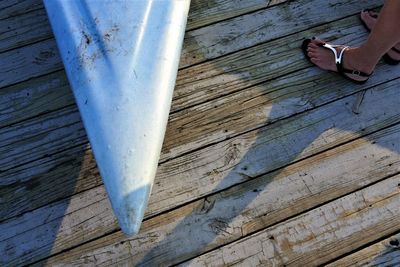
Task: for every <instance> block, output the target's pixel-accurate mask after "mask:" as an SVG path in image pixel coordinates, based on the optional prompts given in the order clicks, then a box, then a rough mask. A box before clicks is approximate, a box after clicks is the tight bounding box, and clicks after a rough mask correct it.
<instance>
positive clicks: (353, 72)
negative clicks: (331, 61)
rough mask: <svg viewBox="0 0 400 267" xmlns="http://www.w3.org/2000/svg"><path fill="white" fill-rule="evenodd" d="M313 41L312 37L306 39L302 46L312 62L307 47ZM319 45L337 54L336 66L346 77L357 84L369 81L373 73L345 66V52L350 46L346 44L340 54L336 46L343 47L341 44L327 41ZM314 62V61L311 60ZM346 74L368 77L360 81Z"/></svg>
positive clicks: (338, 71)
mask: <svg viewBox="0 0 400 267" xmlns="http://www.w3.org/2000/svg"><path fill="white" fill-rule="evenodd" d="M310 43H311V39H306V40H304V41H303V44H302V46H301V48H302V50H303V53H304V55H305V57H306V58H307V59H308V60H309V61H310V62H311V59H310V57H309V56H308V52H307V48H308V45H309V44H310ZM318 46H320V47H323V48H326V49H329V50H330V51H331V52H332V53H333V55H334V56H335V63H336V68H337V72H336V73H338V74H339V75H341V76H343V77H344V78H346V79H348V80H350V81H352V82H354V83H356V84H364V83H366V82H367V81H368V79H369V77H370V76H371V75H372V73H371V74H367V73H365V72H362V71H358V70H349V69H346V68H344V67H343V55H344V52H345V51H346V49H347V48H349V47H348V46H344V47H343V48H342V49H341V50H340V52H339V55H338V52H337V51H336V49H335V48H336V47H341V46H340V45H331V44H327V43H322V44H319V45H318ZM311 63H312V62H311ZM346 74H351V75H357V76H359V77H366V78H367V79H365V80H362V81H358V80H355V79H352V78H350V77H349V76H348V75H346Z"/></svg>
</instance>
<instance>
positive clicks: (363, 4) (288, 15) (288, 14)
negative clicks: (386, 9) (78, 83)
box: [180, 0, 382, 67]
mask: <svg viewBox="0 0 400 267" xmlns="http://www.w3.org/2000/svg"><path fill="white" fill-rule="evenodd" d="M381 4H382V2H381V1H378V0H374V1H370V0H361V1H360V0H350V1H345V2H343V1H341V0H328V1H320V0H298V1H289V2H287V3H285V4H283V5H279V6H274V7H272V8H268V9H264V10H260V11H258V12H254V13H251V14H248V15H243V16H240V17H237V18H232V19H230V20H226V21H222V22H219V23H216V24H213V25H210V26H207V27H203V28H200V29H197V30H193V31H190V32H188V33H187V34H186V36H185V45H184V47H183V51H182V60H181V64H180V66H181V67H186V66H190V65H193V64H196V63H200V62H203V61H205V60H210V59H213V58H216V57H219V56H222V55H225V54H228V53H232V52H234V51H237V50H240V49H244V48H247V47H251V46H254V45H256V44H260V43H263V42H266V41H269V40H272V39H275V38H279V37H281V36H284V35H288V34H290V33H294V32H299V31H303V30H306V29H309V28H311V27H315V26H317V25H320V24H324V23H328V22H331V21H334V20H337V19H340V18H343V17H346V16H349V15H352V14H356V13H358V12H360V11H361V10H363V9H366V8H373V7H377V6H379V5H381Z"/></svg>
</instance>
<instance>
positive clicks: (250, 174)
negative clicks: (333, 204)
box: [131, 36, 400, 266]
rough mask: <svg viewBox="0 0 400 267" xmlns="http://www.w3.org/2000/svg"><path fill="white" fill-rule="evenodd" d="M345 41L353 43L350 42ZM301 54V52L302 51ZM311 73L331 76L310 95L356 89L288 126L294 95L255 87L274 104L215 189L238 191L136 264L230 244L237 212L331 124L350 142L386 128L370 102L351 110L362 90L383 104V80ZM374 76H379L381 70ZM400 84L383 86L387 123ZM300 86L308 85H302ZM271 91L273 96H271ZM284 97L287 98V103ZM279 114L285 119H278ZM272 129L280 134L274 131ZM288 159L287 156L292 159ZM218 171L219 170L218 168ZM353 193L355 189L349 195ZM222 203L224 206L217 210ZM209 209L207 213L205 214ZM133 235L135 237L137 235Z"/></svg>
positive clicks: (230, 156)
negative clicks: (353, 81) (354, 81)
mask: <svg viewBox="0 0 400 267" xmlns="http://www.w3.org/2000/svg"><path fill="white" fill-rule="evenodd" d="M307 37H308V36H305V38H307ZM343 41H344V42H346V41H348V42H351V41H350V40H343ZM299 46H300V44H299ZM299 53H301V51H300V50H299ZM213 67H214V68H216V69H224V68H225V67H226V66H224V65H216V64H213ZM309 72H310V73H312V74H315V77H316V79H320V78H321V77H322V76H329V75H330V78H328V79H325V81H326V82H327V84H325V85H322V86H320V88H315V86H313V84H312V80H310V84H309V88H308V89H307V88H305V89H304V90H309V91H310V95H312V94H314V93H315V92H316V91H318V90H324V89H326V88H329V89H330V90H332V91H333V92H335V91H336V90H339V91H340V90H341V86H344V85H346V87H350V88H352V90H354V91H353V92H351V93H350V92H349V93H348V94H347V95H343V99H340V100H337V101H336V102H334V103H328V104H326V110H325V111H324V112H327V114H326V117H320V116H319V115H318V114H317V113H318V112H315V111H312V109H314V108H315V106H313V105H311V106H310V107H309V108H308V109H306V110H311V111H310V112H309V114H303V112H300V113H301V114H297V115H294V116H293V117H290V116H289V117H290V118H289V120H290V121H289V123H288V124H286V125H285V122H286V121H287V118H285V113H286V112H285V110H286V109H287V110H291V107H290V105H291V104H292V103H293V101H290V100H291V98H293V94H288V95H287V96H286V98H284V99H279V98H278V100H279V102H275V101H276V99H274V97H273V94H272V93H273V92H274V90H275V88H272V87H270V86H267V85H266V83H263V84H260V85H258V86H257V88H258V89H259V93H260V94H259V95H262V96H263V97H264V101H265V102H267V103H270V105H271V106H272V108H271V110H270V111H269V113H268V114H264V115H265V117H266V118H267V120H266V121H265V123H264V124H263V126H262V127H260V128H258V129H257V130H256V132H257V134H256V135H254V136H256V137H255V138H253V139H252V140H251V141H249V142H250V143H252V144H251V145H250V146H249V148H246V147H244V148H245V151H243V148H242V147H241V144H240V143H235V142H232V143H230V148H229V149H228V152H227V153H226V154H225V155H224V156H225V158H226V162H230V161H237V160H238V158H239V159H240V160H239V162H238V163H237V164H236V165H235V167H234V168H233V169H232V170H231V172H230V173H229V174H228V175H226V176H225V177H224V178H223V179H222V180H221V181H220V183H219V184H218V185H217V186H215V189H214V190H212V191H213V192H218V191H220V190H221V189H222V190H223V189H226V188H229V186H227V185H235V188H234V190H230V189H228V190H227V192H228V193H227V194H224V195H223V196H219V195H218V194H217V195H215V193H214V194H213V195H212V196H210V197H207V198H206V200H205V202H204V205H203V206H202V207H201V208H200V209H198V210H195V211H193V212H192V213H191V214H190V215H188V216H186V217H185V218H184V219H183V220H181V221H180V222H179V224H178V225H177V226H175V227H174V229H173V230H172V231H171V232H168V233H166V237H165V239H164V240H162V241H161V242H159V243H157V244H156V245H155V246H154V247H153V248H152V249H151V250H150V251H148V252H147V253H145V256H143V257H141V260H140V262H138V263H136V264H137V265H138V266H149V265H154V264H162V263H165V262H169V263H173V264H176V263H179V262H183V261H187V260H188V259H190V258H191V257H193V255H195V254H194V252H193V251H198V254H197V255H196V257H197V256H199V255H201V254H204V253H205V252H204V251H207V250H211V249H215V248H216V247H218V246H219V245H226V244H228V243H230V242H233V241H235V240H237V239H238V238H237V235H236V237H235V234H232V233H233V232H236V234H237V231H242V230H240V229H239V230H238V229H234V228H237V227H238V228H240V225H235V219H236V218H237V217H238V216H243V211H244V210H245V209H246V207H248V206H249V205H250V204H251V203H252V202H253V201H254V200H255V199H256V198H257V197H258V196H259V195H260V192H262V191H268V185H269V184H270V182H271V181H272V180H273V179H274V177H277V176H279V175H280V173H281V172H282V171H284V169H285V167H286V166H288V165H290V164H292V163H294V162H296V161H298V160H302V159H304V158H302V157H301V155H302V154H303V153H304V152H305V151H306V150H307V148H309V147H310V146H312V144H313V142H314V141H316V140H318V139H320V138H321V136H322V135H324V133H326V132H327V131H329V130H330V129H332V128H337V129H340V130H341V131H344V132H348V133H349V134H350V135H353V137H351V138H350V140H349V141H347V142H350V141H351V140H355V139H357V138H359V137H362V138H364V139H366V140H369V136H368V135H370V134H371V133H373V132H375V131H378V130H381V129H382V128H374V118H375V116H377V111H378V110H376V109H375V110H373V109H372V112H370V111H371V109H369V108H368V106H364V107H363V103H361V107H360V109H361V111H360V114H355V113H353V112H352V106H353V104H354V103H356V102H357V101H359V100H360V94H364V93H365V91H364V90H366V91H367V93H366V96H365V98H366V100H364V101H365V102H366V103H365V105H369V104H371V102H372V103H375V104H378V103H379V101H374V98H375V95H376V94H379V91H380V89H379V88H378V89H377V90H376V91H375V89H374V86H376V85H377V84H379V82H376V81H374V78H372V81H371V82H369V83H367V84H366V85H364V86H359V85H350V86H349V81H347V80H345V79H343V78H342V77H339V76H337V75H336V74H327V73H325V72H324V71H320V70H318V69H317V68H313V69H310V70H309ZM230 74H232V73H230ZM233 75H234V74H233ZM376 75H379V70H378V73H377V74H376ZM238 76H239V77H240V73H238ZM311 76H312V75H311ZM399 82H400V81H399V80H397V81H395V82H394V83H393V84H392V85H391V86H389V89H384V90H388V91H390V92H389V95H391V96H392V97H393V103H392V104H393V105H390V107H382V109H380V110H379V111H378V113H379V116H382V117H384V118H385V120H387V121H391V120H392V121H391V122H389V123H388V124H387V126H385V127H390V126H392V125H395V124H397V123H398V122H399V120H398V118H396V117H397V111H396V110H394V109H393V107H394V106H396V103H397V105H398V104H400V102H399V100H400V99H395V98H396V97H395V95H396V90H397V89H396V87H397V86H398V83H399ZM301 86H304V84H303V85H301ZM378 87H379V86H378ZM338 94H340V93H338ZM270 95H272V96H271V97H270ZM307 95H308V94H307V93H306V94H304V95H303V97H304V96H305V97H304V99H303V103H304V104H305V105H308V104H310V103H309V100H308V99H307V98H306V97H307ZM285 100H288V101H287V102H286V101H285ZM255 115H256V114H255ZM329 116H332V120H330V119H329ZM280 118H285V120H284V122H283V123H282V122H281V121H278V120H279V119H280ZM293 121H296V123H295V124H294V125H298V126H299V128H292V129H290V128H289V129H288V128H287V127H286V126H287V125H290V126H292V125H293ZM369 123H370V124H369ZM266 126H267V127H266ZM270 126H272V127H273V128H276V127H281V128H282V131H285V132H287V134H282V133H281V135H280V136H271V135H270V132H269V128H271V127H270ZM303 127H304V128H303ZM385 127H383V128H385ZM272 132H273V133H276V131H272ZM282 136H283V137H282ZM286 136H288V138H287V139H286V138H285V137H286ZM324 138H325V137H322V139H324ZM327 138H329V137H327ZM271 141H272V142H271ZM347 142H346V143H347ZM369 142H372V143H373V144H375V145H377V146H380V147H383V148H386V149H388V150H390V151H393V152H395V153H397V154H399V155H400V145H398V144H396V145H395V144H392V143H384V142H375V141H372V140H371V141H369ZM328 149H330V148H328ZM321 152H322V151H321ZM282 154H286V156H285V157H282V156H281V155H282ZM287 157H289V160H288V159H287ZM306 157H307V152H306ZM254 159H256V161H253V160H254ZM281 159H284V161H282V162H279V161H280V160H281ZM271 162H274V163H271ZM276 165H279V166H281V167H280V168H279V169H278V170H277V171H273V174H274V176H272V177H271V176H269V177H268V179H264V177H262V176H263V175H265V173H263V174H261V175H260V174H258V173H259V172H260V171H259V170H260V169H265V170H269V168H268V167H269V166H276ZM337 167H339V166H337ZM253 170H257V171H253ZM214 171H216V172H217V173H218V170H214ZM270 172H272V171H268V172H267V173H270ZM211 175H212V174H211ZM303 175H304V176H306V175H307V174H306V173H305V174H303ZM238 176H241V177H242V178H241V179H238ZM298 179H302V175H301V174H300V175H299V178H298ZM238 180H240V182H239V183H242V184H243V188H244V189H245V190H247V192H249V190H251V191H252V194H243V193H241V187H242V184H239V183H238ZM249 180H254V183H252V184H251V185H250V186H249V185H246V184H247V181H249ZM256 180H257V181H256ZM365 186H367V185H365ZM350 192H351V191H349V192H348V193H350ZM338 197H341V196H338ZM238 199H240V201H238ZM230 200H232V203H239V205H235V206H230V205H229V203H230V202H231V201H230ZM331 200H332V199H331ZM322 204H323V203H320V205H322ZM218 205H219V206H220V207H219V208H215V207H217V206H218ZM222 207H224V208H222ZM214 208H215V211H218V212H219V213H215V214H212V213H213V209H214ZM311 208H315V207H313V206H310V207H309V209H311ZM221 210H226V212H225V213H220V211H221ZM302 212H305V211H304V210H302V211H298V213H302ZM207 213H208V216H205V214H207ZM211 214H212V215H211ZM293 216H294V215H293ZM209 218H213V219H209ZM286 219H288V218H285V219H284V220H286ZM276 223H279V221H278V222H276V221H274V222H271V223H270V224H267V225H266V226H264V228H265V227H267V226H270V225H272V224H276ZM261 229H263V228H260V229H256V231H254V232H257V231H258V230H261ZM188 233H190V236H191V238H188V237H187V234H188ZM242 234H244V235H243V236H246V235H249V234H251V232H250V233H242ZM221 235H223V236H224V238H226V239H224V242H223V243H221V244H218V243H219V242H218V241H217V242H216V241H215V240H218V238H219V237H220V236H221ZM230 235H232V238H230V237H229V236H230ZM243 236H241V237H243ZM131 239H132V240H134V239H135V237H133V238H131ZM192 239H196V242H192ZM176 240H179V243H180V247H181V250H180V251H179V252H176V255H174V254H172V255H171V254H170V253H171V251H170V250H169V249H168V247H169V244H171V243H175V242H176ZM227 240H229V241H228V243H227V242H226V241H227ZM271 242H273V237H271ZM185 250H187V252H185Z"/></svg>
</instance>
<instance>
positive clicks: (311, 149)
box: [0, 81, 400, 262]
mask: <svg viewBox="0 0 400 267" xmlns="http://www.w3.org/2000/svg"><path fill="white" fill-rule="evenodd" d="M397 85H398V81H395V82H392V83H388V84H383V85H381V86H377V87H375V88H374V89H372V90H370V91H369V92H367V93H366V95H365V100H364V101H365V102H364V105H365V106H362V112H361V113H360V115H358V116H355V115H352V111H351V105H346V103H351V102H352V101H354V100H355V98H356V96H350V97H347V98H344V99H342V100H340V101H336V102H333V103H330V104H328V105H325V106H323V107H321V108H318V109H315V110H311V111H309V112H306V113H304V114H300V115H298V116H294V117H291V118H290V119H287V120H284V121H279V122H277V123H275V124H272V125H269V126H267V127H265V128H264V129H260V130H255V131H252V132H249V133H247V134H244V135H241V136H238V137H236V138H234V139H231V140H228V141H224V142H220V143H218V144H215V145H213V146H210V147H207V148H204V149H201V150H199V151H196V152H193V153H190V154H188V155H185V156H183V157H179V158H176V159H174V160H171V161H168V162H166V163H164V164H162V165H160V167H159V169H158V174H157V177H156V181H155V184H154V188H153V193H152V197H151V199H150V203H149V206H148V208H147V212H146V217H148V216H153V215H155V214H158V213H160V212H163V211H166V210H169V209H172V208H174V207H176V206H179V205H182V204H185V203H187V202H190V201H193V200H195V199H198V198H199V197H203V196H206V195H209V194H211V193H214V192H218V191H220V190H224V189H226V188H228V187H231V186H234V185H235V184H238V183H242V182H245V181H248V180H251V179H252V177H256V176H258V175H261V174H263V173H265V172H268V171H271V170H273V169H276V168H279V167H283V166H285V165H287V164H290V163H291V162H293V161H298V160H301V159H303V158H305V157H309V156H312V155H313V154H315V153H318V152H321V151H324V150H326V149H329V148H332V147H334V146H337V145H340V144H342V143H345V142H348V141H351V140H354V139H355V138H358V137H359V136H362V135H364V134H367V133H370V132H371V131H376V130H378V129H381V128H383V127H386V126H389V125H391V124H393V123H399V122H400V114H399V113H398V110H397V109H396V108H394V107H397V106H398V105H399V103H398V101H400V99H398V97H397V94H398V89H397V88H398V86H397ZM371 139H373V138H372V137H371ZM397 145H398V143H396V142H393V141H392V142H387V143H385V144H382V147H383V148H384V151H392V150H393V151H399V150H400V149H399V148H398V146H397ZM368 152H371V151H368ZM364 154H365V153H364ZM355 155H357V154H355ZM373 158H374V157H373ZM378 158H379V160H380V161H382V163H383V164H384V166H386V165H388V166H389V167H394V168H395V170H398V169H399V167H398V165H397V164H394V162H391V163H389V162H387V161H385V160H388V161H392V160H395V162H396V161H398V158H396V157H391V156H388V157H385V156H382V158H381V157H378ZM346 160H347V161H348V160H349V157H346ZM361 161H362V164H364V163H365V161H366V159H364V158H362V159H361ZM353 163H354V162H353ZM90 164H93V163H90ZM92 166H93V165H92ZM330 166H332V167H330V168H333V169H335V168H336V167H335V166H337V165H335V164H331V165H330ZM351 166H353V164H351ZM377 166H378V165H377V164H376V163H374V164H372V170H373V169H377V170H381V169H383V170H385V169H386V168H377ZM86 168H87V167H86V166H84V170H85V169H86ZM319 170H320V171H321V170H323V173H324V174H325V171H326V169H324V168H320V169H319ZM339 170H342V169H340V168H339V169H338V171H339ZM362 170H368V171H371V169H368V168H367V166H363V168H362ZM390 170H391V171H390ZM390 172H393V169H391V168H389V171H388V173H390ZM364 174H365V173H364ZM91 175H92V174H90V173H89V174H87V176H91ZM296 175H298V174H296ZM275 176H276V175H275ZM322 177H325V176H322ZM346 177H347V176H346ZM372 177H377V176H375V175H374V176H372ZM69 178H70V179H74V177H69ZM364 178H365V177H364V176H362V180H363V179H364ZM292 179H293V178H292ZM308 179H312V178H311V177H309V178H308ZM334 180H336V179H334ZM263 181H265V180H263ZM363 181H364V180H363ZM302 184H303V183H302ZM303 185H304V184H303ZM346 186H348V185H346ZM239 187H240V186H239ZM268 188H269V187H268ZM297 189H298V188H296V190H297ZM49 190H51V189H49ZM66 190H67V189H66ZM98 190H103V188H102V187H101V188H99V187H97V188H94V189H91V190H88V191H85V192H83V193H81V194H78V195H74V196H73V197H72V199H71V201H72V202H74V201H75V199H77V198H79V199H80V201H81V202H85V200H84V198H85V197H84V196H86V195H87V194H89V192H92V191H97V192H98ZM252 194H253V196H254V193H252ZM313 197H315V195H313ZM316 199H317V200H318V199H320V198H319V197H318V198H316ZM64 202H68V200H65V201H64ZM107 203H108V200H107V199H106V198H103V199H102V200H101V201H99V202H98V203H95V204H94V205H92V206H91V210H92V212H91V213H90V214H87V212H85V213H84V214H81V212H80V211H78V212H72V213H68V214H66V215H65V216H64V217H63V216H62V215H60V217H59V218H58V219H57V220H56V221H58V223H59V225H60V224H61V223H64V222H65V226H64V227H62V226H60V229H59V230H58V231H55V230H53V231H48V232H41V231H39V229H38V227H35V228H34V229H32V230H30V231H27V230H26V231H25V232H23V233H22V234H21V235H19V236H16V237H15V238H14V237H13V238H11V239H8V240H9V242H10V243H11V244H17V243H18V242H22V240H24V239H26V238H29V239H31V238H32V235H35V233H37V234H38V235H39V236H38V238H36V239H40V240H41V242H40V243H38V244H37V247H32V246H30V249H32V251H35V253H34V254H33V255H32V254H31V253H29V252H26V253H22V252H21V254H18V253H15V254H11V255H10V256H9V258H8V259H9V260H10V261H11V260H12V261H18V260H20V261H23V262H30V261H34V260H36V259H38V258H40V257H46V255H47V254H48V250H49V249H50V248H51V250H52V253H56V252H58V251H61V250H64V249H68V248H70V247H73V246H76V245H78V244H81V243H83V242H86V241H88V240H92V239H95V238H96V237H99V236H101V235H104V233H106V232H111V231H114V230H116V229H117V228H116V224H115V221H110V220H109V219H103V218H109V217H112V215H111V214H105V213H104V212H103V210H100V211H99V210H98V209H97V208H96V207H97V206H98V205H99V206H102V207H103V206H104V205H107ZM10 205H11V204H10ZM63 205H65V204H63ZM292 205H293V203H290V206H292ZM44 209H45V208H44ZM189 209H190V208H189ZM289 209H290V208H289ZM36 212H39V213H42V212H44V210H43V211H41V210H38V211H33V212H32V213H27V214H26V215H24V220H23V222H19V225H20V227H21V229H30V226H29V225H30V221H31V220H32V218H36V217H42V216H41V215H39V214H38V213H36ZM110 213H111V211H110ZM218 214H221V212H218ZM89 215H90V216H93V218H94V219H93V220H95V221H91V220H88V219H87V216H89ZM98 221H100V223H97V222H98ZM178 221H179V220H178V219H177V221H175V222H174V223H177V222H178ZM11 222H12V223H15V222H14V220H11ZM72 222H73V223H72ZM41 224H42V226H41V227H43V228H44V229H46V227H47V224H48V222H46V221H43V222H42V223H41ZM24 225H26V226H24ZM3 227H4V228H2V230H1V231H0V233H1V232H5V233H6V232H8V231H7V228H8V227H7V223H4V224H3ZM200 228H201V227H200ZM144 229H145V228H144ZM142 230H143V229H142ZM56 232H57V239H56V240H54V235H56ZM71 232H73V233H74V235H73V236H71ZM12 240H17V241H15V242H14V241H12ZM176 240H179V238H178V239H176ZM10 246H11V245H10Z"/></svg>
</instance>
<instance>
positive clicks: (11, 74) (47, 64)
mask: <svg viewBox="0 0 400 267" xmlns="http://www.w3.org/2000/svg"><path fill="white" fill-rule="evenodd" d="M0 62H1V63H2V64H1V65H0V87H4V86H8V85H12V84H15V83H18V82H22V81H25V80H28V79H30V78H34V77H38V76H41V75H44V74H47V73H50V72H53V71H57V70H60V69H62V62H61V59H60V57H59V55H58V51H57V47H56V44H55V42H54V40H53V39H49V40H45V41H43V42H39V43H36V44H32V45H28V46H24V47H22V48H19V49H15V50H11V51H7V52H4V53H1V54H0Z"/></svg>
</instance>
